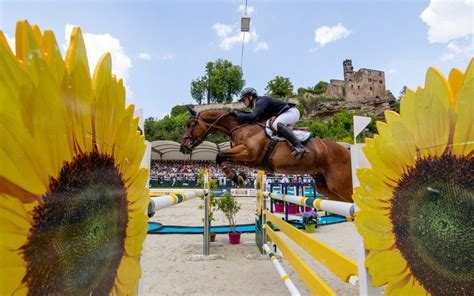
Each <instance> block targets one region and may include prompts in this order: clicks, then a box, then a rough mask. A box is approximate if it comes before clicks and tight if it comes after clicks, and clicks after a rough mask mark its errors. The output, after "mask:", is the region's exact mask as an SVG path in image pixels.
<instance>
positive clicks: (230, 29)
mask: <svg viewBox="0 0 474 296" xmlns="http://www.w3.org/2000/svg"><path fill="white" fill-rule="evenodd" d="M212 29H213V30H214V31H215V32H216V34H217V36H218V37H220V38H221V42H220V44H219V46H220V47H221V48H222V49H224V50H231V49H232V48H233V47H234V45H236V44H241V43H242V41H243V42H244V43H249V42H257V41H258V38H259V36H258V34H257V31H256V30H255V28H253V29H252V30H251V31H250V32H249V33H247V34H245V35H244V33H243V32H240V27H239V26H238V25H226V24H221V23H216V24H214V25H213V26H212Z"/></svg>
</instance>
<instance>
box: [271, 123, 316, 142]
mask: <svg viewBox="0 0 474 296" xmlns="http://www.w3.org/2000/svg"><path fill="white" fill-rule="evenodd" d="M265 133H266V134H267V136H268V137H269V138H270V139H272V140H276V141H279V142H282V141H286V139H285V138H283V137H280V136H279V135H278V134H276V133H274V132H273V130H272V129H271V128H270V120H267V121H266V122H265ZM293 133H294V134H295V136H296V138H297V139H298V141H300V142H302V143H305V142H306V141H308V140H309V139H310V138H311V132H308V131H303V130H293Z"/></svg>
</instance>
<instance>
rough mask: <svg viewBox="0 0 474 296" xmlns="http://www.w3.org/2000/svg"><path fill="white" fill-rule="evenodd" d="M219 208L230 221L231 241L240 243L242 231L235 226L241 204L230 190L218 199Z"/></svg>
mask: <svg viewBox="0 0 474 296" xmlns="http://www.w3.org/2000/svg"><path fill="white" fill-rule="evenodd" d="M217 208H218V209H219V210H221V211H222V213H224V215H225V217H226V218H227V220H228V221H229V227H230V229H231V231H230V232H229V242H230V243H231V244H239V243H240V234H241V233H240V232H237V230H236V228H235V215H236V214H237V213H238V212H239V211H240V204H239V202H238V201H237V199H236V198H235V197H234V196H233V195H232V193H230V192H226V193H224V195H223V196H222V197H220V198H219V199H217Z"/></svg>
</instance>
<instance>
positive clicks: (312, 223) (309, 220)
mask: <svg viewBox="0 0 474 296" xmlns="http://www.w3.org/2000/svg"><path fill="white" fill-rule="evenodd" d="M302 217H303V225H304V228H305V230H306V232H308V233H313V232H314V231H315V230H316V227H317V223H318V220H319V215H318V213H317V212H315V211H309V212H304V213H303V214H302Z"/></svg>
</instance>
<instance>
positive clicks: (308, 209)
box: [301, 206, 315, 212]
mask: <svg viewBox="0 0 474 296" xmlns="http://www.w3.org/2000/svg"><path fill="white" fill-rule="evenodd" d="M301 208H302V209H304V211H305V212H309V211H315V209H314V208H312V207H303V206H302V207H301Z"/></svg>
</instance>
